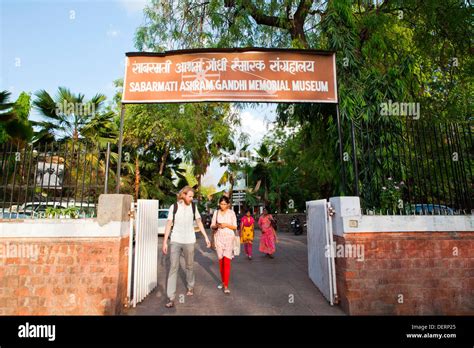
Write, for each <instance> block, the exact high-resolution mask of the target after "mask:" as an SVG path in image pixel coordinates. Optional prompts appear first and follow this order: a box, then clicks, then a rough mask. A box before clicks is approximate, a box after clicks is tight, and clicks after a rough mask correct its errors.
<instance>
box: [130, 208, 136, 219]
mask: <svg viewBox="0 0 474 348" xmlns="http://www.w3.org/2000/svg"><path fill="white" fill-rule="evenodd" d="M128 216H129V217H130V219H135V210H130V211H129V212H128Z"/></svg>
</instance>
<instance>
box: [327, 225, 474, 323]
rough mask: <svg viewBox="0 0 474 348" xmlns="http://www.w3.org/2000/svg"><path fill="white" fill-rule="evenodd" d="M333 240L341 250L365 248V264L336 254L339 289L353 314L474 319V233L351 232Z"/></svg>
mask: <svg viewBox="0 0 474 348" xmlns="http://www.w3.org/2000/svg"><path fill="white" fill-rule="evenodd" d="M334 238H335V242H336V243H337V245H341V244H342V245H345V244H351V245H360V246H363V248H364V249H363V250H364V260H363V261H357V258H354V257H352V258H347V257H337V255H336V278H337V290H338V294H339V298H340V303H341V306H342V308H343V309H344V310H345V311H346V312H347V313H348V314H351V315H473V314H474V233H472V232H403V233H391V232H383V233H346V234H344V237H341V236H334ZM338 248H340V247H338ZM336 250H337V249H336Z"/></svg>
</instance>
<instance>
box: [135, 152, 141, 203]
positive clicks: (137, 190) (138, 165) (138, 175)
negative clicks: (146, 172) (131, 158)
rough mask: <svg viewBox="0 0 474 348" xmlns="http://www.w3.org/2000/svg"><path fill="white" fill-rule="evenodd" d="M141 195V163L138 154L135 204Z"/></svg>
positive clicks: (136, 159) (136, 160)
mask: <svg viewBox="0 0 474 348" xmlns="http://www.w3.org/2000/svg"><path fill="white" fill-rule="evenodd" d="M139 193H140V162H139V160H138V154H137V157H136V158H135V202H137V201H138V195H139Z"/></svg>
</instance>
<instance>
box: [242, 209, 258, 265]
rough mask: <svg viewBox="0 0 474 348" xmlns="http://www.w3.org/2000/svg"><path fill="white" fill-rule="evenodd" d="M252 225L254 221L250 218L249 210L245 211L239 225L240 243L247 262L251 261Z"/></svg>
mask: <svg viewBox="0 0 474 348" xmlns="http://www.w3.org/2000/svg"><path fill="white" fill-rule="evenodd" d="M254 224H255V220H254V218H253V217H252V214H251V212H250V209H247V210H246V212H245V216H244V217H243V218H242V221H241V223H240V242H241V243H242V244H243V245H244V250H245V254H246V255H247V257H248V259H249V260H252V244H253V238H254Z"/></svg>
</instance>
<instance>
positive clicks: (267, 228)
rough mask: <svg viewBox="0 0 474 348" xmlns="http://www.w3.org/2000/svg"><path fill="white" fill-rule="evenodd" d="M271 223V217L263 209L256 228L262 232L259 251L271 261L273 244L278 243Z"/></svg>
mask: <svg viewBox="0 0 474 348" xmlns="http://www.w3.org/2000/svg"><path fill="white" fill-rule="evenodd" d="M272 221H274V220H273V216H272V215H271V214H268V210H267V209H266V208H264V209H263V214H262V216H260V219H258V226H259V227H260V229H261V230H262V237H261V238H260V247H259V250H260V251H261V252H262V253H265V254H267V256H268V257H270V258H271V259H273V254H274V253H275V243H276V242H278V239H277V235H276V231H275V229H274V228H273V226H272Z"/></svg>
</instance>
